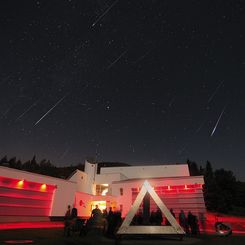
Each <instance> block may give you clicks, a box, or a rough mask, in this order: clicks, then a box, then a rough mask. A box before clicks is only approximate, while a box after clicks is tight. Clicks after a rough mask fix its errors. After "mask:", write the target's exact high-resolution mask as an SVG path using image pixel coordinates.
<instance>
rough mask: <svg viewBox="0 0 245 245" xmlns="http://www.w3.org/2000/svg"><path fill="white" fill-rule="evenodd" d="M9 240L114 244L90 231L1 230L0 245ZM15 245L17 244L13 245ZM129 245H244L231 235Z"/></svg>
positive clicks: (63, 244) (57, 244) (72, 244)
mask: <svg viewBox="0 0 245 245" xmlns="http://www.w3.org/2000/svg"><path fill="white" fill-rule="evenodd" d="M10 240H16V241H20V240H32V241H33V244H47V245H49V244H50V245H51V244H52V245H76V244H79V245H80V244H84V245H93V244H96V245H97V244H99V245H107V244H108V245H110V244H113V245H114V244H115V240H113V239H108V238H106V237H104V236H103V235H102V234H100V233H98V232H93V231H91V232H90V233H89V234H88V235H87V236H85V237H79V235H78V234H73V235H72V237H63V229H60V228H59V229H57V228H55V229H18V230H2V231H1V233H0V244H7V243H6V242H7V241H10ZM12 244H13V243H12ZM14 244H17V243H14ZM123 244H125V245H130V244H134V245H137V244H139V245H140V244H146V245H147V244H149V245H154V244H156V245H161V244H164V245H176V244H181V245H189V244H197V245H202V244H208V245H219V244H222V245H244V244H245V236H239V235H232V236H229V237H218V236H217V235H200V236H198V237H185V238H184V239H183V241H179V240H176V239H153V240H150V239H137V240H132V239H130V240H122V241H121V245H123Z"/></svg>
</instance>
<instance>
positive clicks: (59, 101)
mask: <svg viewBox="0 0 245 245" xmlns="http://www.w3.org/2000/svg"><path fill="white" fill-rule="evenodd" d="M67 95H68V94H66V95H64V96H63V97H62V98H61V99H60V100H58V101H57V102H56V103H55V104H54V106H52V107H51V108H50V109H49V110H48V111H47V112H46V113H45V114H44V115H43V116H42V117H41V118H40V119H39V120H38V121H37V122H36V123H35V125H34V126H36V125H37V124H38V123H39V122H40V121H41V120H42V119H43V118H44V117H46V116H47V115H48V114H49V113H50V112H51V111H52V110H53V109H54V108H55V107H56V106H57V105H58V104H59V103H61V102H62V100H64V99H65V98H66V97H67Z"/></svg>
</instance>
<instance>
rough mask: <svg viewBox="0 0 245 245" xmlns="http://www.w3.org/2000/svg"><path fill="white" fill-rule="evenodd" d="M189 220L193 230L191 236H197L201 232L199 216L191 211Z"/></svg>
mask: <svg viewBox="0 0 245 245" xmlns="http://www.w3.org/2000/svg"><path fill="white" fill-rule="evenodd" d="M187 219H188V225H189V227H190V230H191V234H192V235H197V233H198V230H199V227H198V220H197V216H195V215H193V214H192V213H191V211H189V212H188V217H187Z"/></svg>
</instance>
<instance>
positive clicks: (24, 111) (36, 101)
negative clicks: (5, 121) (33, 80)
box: [15, 100, 38, 121]
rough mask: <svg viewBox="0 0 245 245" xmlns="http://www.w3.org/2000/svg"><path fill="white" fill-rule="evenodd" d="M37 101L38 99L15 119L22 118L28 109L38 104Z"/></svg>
mask: <svg viewBox="0 0 245 245" xmlns="http://www.w3.org/2000/svg"><path fill="white" fill-rule="evenodd" d="M37 102H38V100H37V101H35V102H34V103H33V104H32V105H31V106H29V107H28V108H27V109H26V110H25V111H24V112H23V113H22V114H21V115H20V116H18V117H17V118H16V120H15V121H18V120H19V119H21V118H22V117H23V116H24V115H25V114H26V113H27V112H28V111H30V110H31V109H32V108H33V107H34V106H35V105H36V104H37Z"/></svg>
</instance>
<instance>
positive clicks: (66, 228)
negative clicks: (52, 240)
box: [64, 205, 71, 236]
mask: <svg viewBox="0 0 245 245" xmlns="http://www.w3.org/2000/svg"><path fill="white" fill-rule="evenodd" d="M64 221H65V222H64V236H70V224H71V206H70V205H68V206H67V210H66V213H65V218H64Z"/></svg>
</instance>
